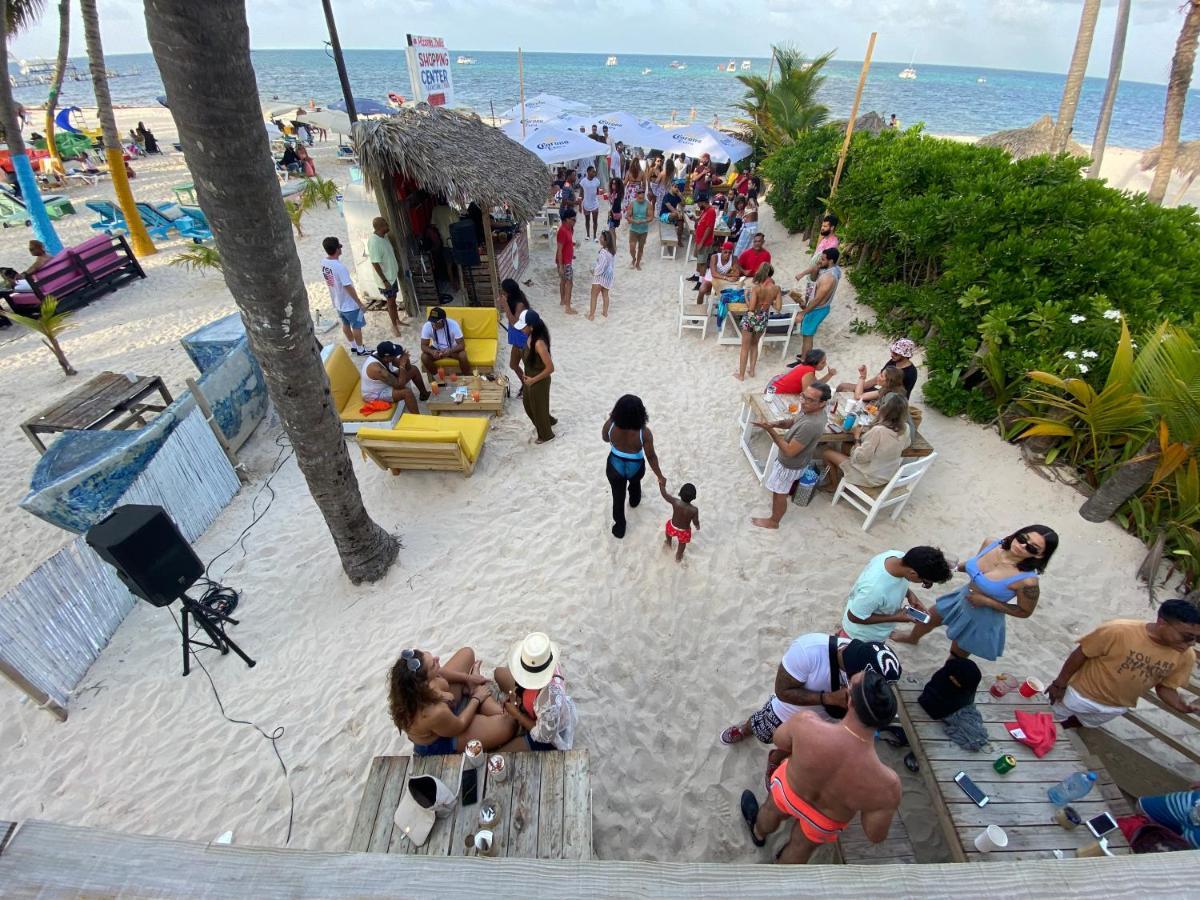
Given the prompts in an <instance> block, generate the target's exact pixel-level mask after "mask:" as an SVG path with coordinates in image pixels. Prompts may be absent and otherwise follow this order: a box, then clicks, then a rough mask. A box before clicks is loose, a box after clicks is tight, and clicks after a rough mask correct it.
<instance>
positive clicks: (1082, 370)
mask: <svg viewBox="0 0 1200 900" xmlns="http://www.w3.org/2000/svg"><path fill="white" fill-rule="evenodd" d="M1087 370H1088V367H1087V366H1085V365H1084V364H1083V363H1079V371H1080V372H1082V373H1083V374H1084V375H1086V374H1087Z"/></svg>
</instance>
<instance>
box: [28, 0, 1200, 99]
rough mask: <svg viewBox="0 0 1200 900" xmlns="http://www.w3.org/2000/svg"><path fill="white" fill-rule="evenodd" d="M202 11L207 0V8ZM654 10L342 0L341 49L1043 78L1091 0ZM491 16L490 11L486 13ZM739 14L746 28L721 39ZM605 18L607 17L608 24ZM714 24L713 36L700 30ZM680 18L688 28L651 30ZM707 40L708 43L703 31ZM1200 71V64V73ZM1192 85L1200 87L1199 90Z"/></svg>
mask: <svg viewBox="0 0 1200 900" xmlns="http://www.w3.org/2000/svg"><path fill="white" fill-rule="evenodd" d="M200 2H203V0H200ZM1181 2H1182V0H1134V3H1133V14H1132V17H1131V20H1130V25H1129V38H1128V43H1127V45H1126V51H1125V62H1124V69H1123V71H1122V78H1124V79H1127V80H1132V81H1146V82H1152V83H1158V84H1163V83H1165V82H1166V80H1167V75H1168V73H1169V70H1170V65H1171V56H1172V54H1173V53H1174V48H1175V41H1176V39H1177V38H1178V36H1179V28H1180V25H1181V24H1182V21H1183V16H1182V14H1181V13H1180V5H1181ZM48 5H49V7H50V10H51V11H50V12H48V13H47V14H46V15H45V17H44V19H43V21H42V22H41V23H39V24H38V25H37V26H35V27H34V28H32V29H30V30H29V31H28V32H26V33H24V34H22V35H18V36H17V37H16V38H15V39H14V40H13V41H12V44H11V49H10V58H12V59H13V60H16V59H19V58H22V57H24V58H30V57H38V56H53V55H54V53H55V51H56V49H57V42H58V26H57V22H56V20H55V16H54V14H53V9H54V4H48ZM247 7H248V16H249V22H250V42H251V46H252V47H253V48H254V49H263V50H266V49H291V48H318V47H320V46H322V42H323V41H324V40H326V38H327V34H326V32H325V21H324V17H323V15H322V13H321V6H320V4H319V3H318V2H317V0H247ZM78 8H79V5H78V3H74V4H72V11H73V13H74V19H75V21H74V23H73V25H72V46H71V55H72V56H83V55H85V54H84V49H83V32H82V26H81V25H80V24H79V20H78ZM654 8H655V10H656V13H655V14H654V16H653V20H651V19H650V18H649V17H648V16H647V13H646V9H647V6H646V4H645V3H641V2H639V3H634V2H629V0H624V2H613V0H609V2H607V3H594V2H587V0H521V2H518V3H508V4H503V5H501V4H496V5H490V4H488V5H484V4H481V3H480V2H479V0H437V2H435V0H334V13H335V15H336V18H337V25H338V32H339V35H340V37H341V41H342V46H343V47H346V48H364V49H387V48H393V47H400V46H403V45H404V42H405V41H404V35H405V33H406V32H413V33H417V34H427V35H437V36H440V37H443V38H445V39H446V43H447V45H448V46H449V47H450V49H451V50H452V51H455V52H458V51H472V50H515V49H516V48H517V47H518V46H521V47H522V48H523V49H525V50H527V51H558V52H589V53H657V54H666V55H686V54H695V55H700V56H707V55H719V56H724V55H729V56H739V57H741V56H754V57H760V58H763V57H766V56H768V55H769V54H770V47H769V44H770V43H791V44H794V45H796V46H798V47H799V48H800V49H801V50H803V51H804V52H805V53H806V54H808V55H810V56H811V55H816V54H818V53H822V52H824V51H826V50H828V49H830V48H831V47H835V48H836V51H837V52H836V58H838V59H843V60H860V59H862V58H863V55H864V53H865V51H866V46H867V39H868V37H869V35H870V32H871V31H872V30H874V31H877V32H879V38H878V40H877V43H876V46H875V59H877V60H880V61H888V62H908V61H909V60H910V59H915V60H916V62H917V63H918V64H933V65H962V66H971V67H980V66H983V67H988V68H998V69H1024V70H1029V71H1037V72H1059V73H1061V72H1065V71H1066V69H1067V65H1068V64H1069V63H1070V59H1071V53H1072V50H1073V48H1074V45H1075V35H1076V31H1077V29H1078V25H1079V14H1080V10H1081V8H1082V2H1081V0H821V2H813V0H739V2H738V3H737V4H736V6H735V7H734V9H735V10H736V11H735V12H733V13H731V12H730V10H731V7H730V5H729V3H728V2H727V0H722V2H718V0H658V2H657V3H656V4H655V7H654ZM99 10H100V18H101V31H102V33H103V38H104V47H105V51H106V53H107V54H110V55H111V54H118V53H145V52H149V49H150V46H149V43H148V41H147V40H146V23H145V19H144V14H143V11H142V3H141V2H140V0H99ZM484 10H487V11H486V12H483V11H484ZM731 15H733V16H734V17H735V18H736V20H737V21H738V22H739V23H741V24H742V25H744V26H748V27H742V28H738V29H735V30H730V31H729V32H728V33H722V30H721V28H720V26H719V23H721V22H722V21H724V20H727V19H728V18H729V17H730V16H731ZM1115 19H1116V0H1105V2H1104V3H1103V5H1102V9H1101V13H1100V21H1099V24H1098V25H1097V28H1096V37H1095V41H1094V43H1093V45H1092V54H1091V60H1090V64H1089V67H1088V74H1089V75H1094V76H1097V77H1104V76H1105V75H1106V74H1107V72H1108V59H1109V52H1110V48H1111V46H1112V34H1113V28H1114V22H1115ZM602 20H603V21H602ZM703 20H708V21H709V22H711V23H713V24H714V27H713V28H711V29H706V28H704V27H703V26H700V27H697V26H698V25H699V23H700V22H701V21H703ZM667 21H674V22H677V23H679V27H677V28H665V27H659V26H658V25H655V24H654V22H659V23H664V22H667ZM698 33H699V34H703V35H706V37H705V39H704V40H703V41H701V42H700V43H697V42H696V41H694V40H692V36H693V35H695V34H698ZM1198 69H1200V67H1198ZM1193 83H1195V80H1194V81H1193Z"/></svg>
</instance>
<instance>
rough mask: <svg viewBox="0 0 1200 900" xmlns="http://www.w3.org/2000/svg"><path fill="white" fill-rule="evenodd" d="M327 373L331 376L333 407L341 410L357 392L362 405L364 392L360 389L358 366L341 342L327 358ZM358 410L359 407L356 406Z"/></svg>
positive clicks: (330, 388) (356, 410) (330, 385)
mask: <svg viewBox="0 0 1200 900" xmlns="http://www.w3.org/2000/svg"><path fill="white" fill-rule="evenodd" d="M325 375H326V376H327V377H328V378H329V391H330V393H331V394H333V408H334V409H336V410H338V411H339V412H340V411H342V410H344V409H345V408H346V406H347V404H348V403H349V402H350V399H351V396H352V395H353V394H357V395H358V397H359V402H358V406H362V394H361V393H360V392H359V389H358V381H359V374H358V366H356V365H354V361H353V360H352V359H350V354H349V353H347V352H346V348H345V347H343V346H342V345H341V344H337V345H336V346H334V348H333V352H332V353H330V354H329V358H328V359H326V360H325ZM354 411H355V412H358V407H355V409H354Z"/></svg>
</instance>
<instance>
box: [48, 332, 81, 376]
mask: <svg viewBox="0 0 1200 900" xmlns="http://www.w3.org/2000/svg"><path fill="white" fill-rule="evenodd" d="M43 343H45V345H46V346H47V347H49V348H50V352H51V353H53V354H54V358H55V359H57V360H58V364H59V365H60V366H62V370H63V372H64V373H66V374H67V375H77V374H78V373H77V372H76V371H75V367H74V366H72V365H71V362H70V360H68V359H67V354H65V353H63V349H62V345H61V344H59V343H58V338H56V337H47V338H46V340H45V341H44V342H43Z"/></svg>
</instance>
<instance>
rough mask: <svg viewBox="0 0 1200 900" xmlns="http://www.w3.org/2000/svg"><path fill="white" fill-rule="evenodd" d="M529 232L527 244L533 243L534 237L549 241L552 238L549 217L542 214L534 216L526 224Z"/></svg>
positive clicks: (552, 232) (552, 233)
mask: <svg viewBox="0 0 1200 900" xmlns="http://www.w3.org/2000/svg"><path fill="white" fill-rule="evenodd" d="M527 228H528V230H529V243H531V244H532V243H533V239H534V237H540V238H545V239H546V240H547V241H550V240H551V239H552V238H553V237H554V230H553V229H552V228H551V227H550V217H549V216H547V215H546V213H544V212H540V213H538V214H537V215H535V216H534V217H533V218H532V219H530V220H529V222H528V223H527Z"/></svg>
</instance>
